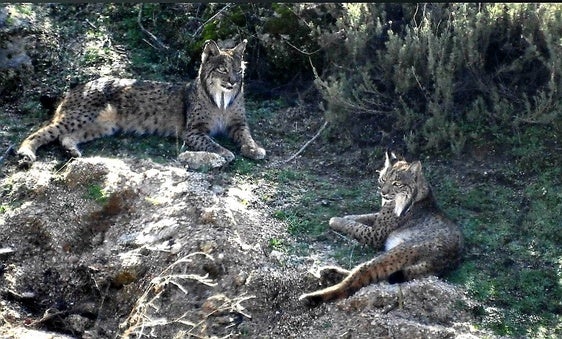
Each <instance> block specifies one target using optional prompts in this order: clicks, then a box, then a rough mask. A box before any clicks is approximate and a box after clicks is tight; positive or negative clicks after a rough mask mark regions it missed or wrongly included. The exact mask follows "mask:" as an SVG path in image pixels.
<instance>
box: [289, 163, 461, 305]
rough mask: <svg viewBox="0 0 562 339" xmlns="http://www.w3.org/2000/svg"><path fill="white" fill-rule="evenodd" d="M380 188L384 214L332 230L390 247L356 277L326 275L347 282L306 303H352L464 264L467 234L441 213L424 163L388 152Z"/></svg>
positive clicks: (340, 272)
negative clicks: (360, 294)
mask: <svg viewBox="0 0 562 339" xmlns="http://www.w3.org/2000/svg"><path fill="white" fill-rule="evenodd" d="M378 184H379V188H380V195H381V198H382V204H381V205H382V206H381V209H380V211H379V212H378V213H373V214H362V215H348V216H345V217H343V218H341V217H334V218H331V219H330V222H329V226H330V228H332V229H333V230H336V231H339V232H343V233H345V234H347V235H350V236H352V237H354V238H355V239H357V240H358V241H359V242H361V243H364V244H370V245H372V246H374V247H375V248H376V249H381V248H382V247H383V245H384V252H382V253H381V254H380V255H377V256H376V257H375V258H374V259H372V260H370V261H368V262H365V263H363V264H360V265H358V266H357V267H355V268H354V269H352V270H351V271H347V270H345V269H342V268H338V267H326V268H324V269H321V270H320V275H321V277H322V278H324V279H329V278H331V279H334V278H336V279H338V280H341V281H340V282H339V283H337V284H335V285H333V286H330V287H327V288H324V289H321V290H318V291H315V292H312V293H308V294H303V295H302V296H300V298H299V299H300V300H304V301H305V302H307V303H308V304H310V305H317V304H319V303H321V302H326V301H330V300H336V299H341V298H346V297H348V296H350V295H352V294H353V293H355V292H356V291H358V290H359V289H360V288H362V287H364V286H367V285H369V284H371V283H375V282H378V281H382V280H387V279H388V280H389V281H391V282H392V281H393V280H394V281H403V280H411V279H414V278H418V277H422V276H425V275H429V274H440V273H442V272H443V271H444V270H446V269H447V268H451V267H453V266H454V265H455V264H456V263H457V262H458V260H459V258H460V255H461V251H462V247H463V238H462V234H461V231H460V229H459V227H458V226H457V225H456V224H455V223H453V222H452V221H451V220H449V219H448V218H447V217H446V216H445V215H444V214H443V213H442V212H441V211H440V210H439V208H438V207H437V204H436V201H435V199H434V197H433V194H432V192H431V188H430V186H429V184H428V183H427V181H426V179H425V177H424V175H423V173H422V166H421V163H420V162H419V161H415V162H413V163H408V162H406V161H404V160H398V158H397V157H396V155H395V154H394V153H391V154H389V153H388V152H387V153H386V154H385V163H384V167H383V169H382V170H381V171H380V173H379V179H378ZM342 279H343V280H342Z"/></svg>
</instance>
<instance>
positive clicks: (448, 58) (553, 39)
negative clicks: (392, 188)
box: [316, 3, 562, 154]
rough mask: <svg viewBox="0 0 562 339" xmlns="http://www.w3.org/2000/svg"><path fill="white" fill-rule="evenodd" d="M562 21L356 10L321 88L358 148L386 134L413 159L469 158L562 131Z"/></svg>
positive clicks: (506, 7) (415, 8)
mask: <svg viewBox="0 0 562 339" xmlns="http://www.w3.org/2000/svg"><path fill="white" fill-rule="evenodd" d="M561 18H562V6H560V5H553V4H475V3H474V4H469V3H467V4H431V5H430V4H395V5H385V4H373V3H371V4H349V5H346V6H345V11H344V12H343V15H342V16H340V17H339V18H338V21H337V22H336V24H335V25H334V28H333V29H341V30H345V35H346V39H345V40H344V41H343V43H342V46H341V47H342V48H341V49H339V50H336V49H334V51H333V52H332V53H327V55H326V57H327V58H328V59H329V60H328V61H327V64H333V65H334V66H333V67H332V68H331V70H330V71H328V72H327V73H326V74H328V75H327V76H325V77H324V79H320V78H322V77H320V78H318V79H317V80H316V83H317V85H318V88H319V90H320V91H321V93H322V94H323V97H324V99H325V101H326V102H327V113H326V118H327V119H328V120H330V121H332V122H334V124H333V125H334V126H338V133H340V130H341V129H343V131H344V132H347V134H348V135H350V136H352V137H351V138H352V139H353V141H354V142H369V141H377V139H375V136H377V135H379V134H381V131H382V132H383V133H382V134H383V135H385V136H389V138H388V139H387V140H386V142H395V143H398V144H401V145H403V146H404V147H405V148H406V149H407V150H408V151H410V152H418V151H424V150H425V151H436V150H440V151H442V150H444V149H448V151H450V152H452V153H456V154H460V153H461V152H463V150H464V149H465V146H466V145H467V144H476V145H478V144H482V143H486V142H490V141H491V142H501V139H502V138H503V137H504V136H505V135H511V134H513V132H514V131H516V130H518V129H519V128H520V127H521V126H522V125H525V124H545V125H551V124H554V125H555V127H556V128H558V131H559V130H560V117H561V116H560V113H559V112H560V109H559V108H560V107H559V102H560V99H561V94H560V93H561V91H560V89H562V88H561V72H562V68H561V66H562V65H561V61H560V58H558V57H557V56H558V55H560V53H561V49H562V46H560V44H559V37H560V34H561V30H562V20H561ZM333 29H332V30H326V31H325V34H333V33H332V32H333ZM342 54H345V55H347V57H345V58H342V57H341V55H342ZM366 126H367V127H368V128H367V130H366V132H363V133H358V132H357V128H358V127H361V128H362V129H365V127H366Z"/></svg>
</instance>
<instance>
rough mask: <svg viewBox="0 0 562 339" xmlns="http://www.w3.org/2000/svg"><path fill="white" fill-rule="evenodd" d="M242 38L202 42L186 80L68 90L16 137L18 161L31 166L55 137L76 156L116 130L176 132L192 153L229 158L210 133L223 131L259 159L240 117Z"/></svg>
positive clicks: (104, 82)
mask: <svg viewBox="0 0 562 339" xmlns="http://www.w3.org/2000/svg"><path fill="white" fill-rule="evenodd" d="M246 42H247V41H246V40H244V41H243V42H241V43H240V44H238V46H236V47H234V48H232V49H225V50H221V49H219V47H218V45H217V44H216V43H215V42H214V41H207V42H206V43H205V46H204V48H203V53H202V56H201V67H200V68H199V74H198V76H197V78H196V79H195V80H194V81H193V82H191V83H188V84H187V85H186V84H171V83H164V82H155V81H142V80H133V79H118V78H111V77H105V78H100V79H97V80H94V81H90V82H88V83H86V84H83V85H79V86H77V87H75V88H73V89H71V90H70V91H69V92H68V93H67V94H66V96H65V98H64V99H63V100H62V102H61V103H60V104H59V106H58V108H57V110H56V112H55V115H54V117H53V119H52V121H51V123H50V124H49V125H47V126H45V127H43V128H41V129H39V130H38V131H37V132H35V133H33V134H31V135H30V136H29V137H27V138H26V139H25V140H24V141H23V143H22V144H21V146H20V148H19V150H18V155H19V157H20V165H22V166H29V165H31V163H33V162H34V161H35V159H36V155H35V152H36V150H37V148H39V147H40V146H42V145H44V144H47V143H49V142H51V141H54V140H56V139H58V140H59V141H60V143H61V144H62V146H63V147H64V148H65V149H66V150H67V151H68V152H69V153H70V155H71V156H73V157H79V156H80V155H81V153H80V151H79V149H78V144H79V143H82V142H86V141H90V140H93V139H96V138H99V137H102V136H109V135H113V134H115V133H116V132H118V131H123V132H129V133H137V134H146V133H150V134H159V135H162V136H175V137H180V138H181V139H183V140H184V142H185V145H186V146H187V147H188V148H190V149H191V150H195V151H208V152H214V153H217V154H219V155H221V156H222V157H224V158H225V159H226V160H227V161H232V160H233V159H234V154H232V152H230V151H229V150H227V149H226V148H224V147H222V146H220V145H219V144H218V143H216V142H215V141H214V140H213V139H212V138H211V136H213V135H215V134H217V133H222V132H225V133H227V134H228V136H229V137H230V138H231V139H232V140H234V142H235V143H236V144H238V145H239V146H240V147H241V153H242V155H244V156H246V157H249V158H252V159H262V158H264V157H265V150H264V149H263V148H261V147H260V146H258V145H257V144H256V142H255V141H254V139H253V138H252V136H251V134H250V129H249V127H248V124H247V122H246V116H245V108H244V87H243V77H244V68H245V65H244V61H243V54H244V49H245V48H246Z"/></svg>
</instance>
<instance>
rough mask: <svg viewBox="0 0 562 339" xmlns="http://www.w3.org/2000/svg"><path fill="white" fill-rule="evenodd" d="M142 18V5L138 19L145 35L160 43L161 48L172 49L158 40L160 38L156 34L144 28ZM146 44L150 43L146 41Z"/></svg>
mask: <svg viewBox="0 0 562 339" xmlns="http://www.w3.org/2000/svg"><path fill="white" fill-rule="evenodd" d="M141 18H142V3H141V4H140V6H139V16H138V18H137V23H138V24H139V27H140V29H141V30H142V31H143V32H144V33H146V34H147V35H148V36H149V37H150V38H151V39H152V40H154V41H155V42H156V43H158V45H160V47H161V48H164V49H168V48H170V47H168V46H166V45H165V44H164V43H163V42H161V41H160V40H158V38H157V37H156V36H155V35H154V34H152V33H150V32H149V31H148V30H147V29H146V28H144V26H143V25H142V22H141ZM145 41H146V40H145ZM146 42H147V43H148V41H146ZM148 44H149V45H150V46H152V47H154V46H153V45H152V44H151V43H148Z"/></svg>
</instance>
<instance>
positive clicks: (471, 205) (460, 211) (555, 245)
mask: <svg viewBox="0 0 562 339" xmlns="http://www.w3.org/2000/svg"><path fill="white" fill-rule="evenodd" d="M531 134H533V133H531ZM524 142H525V141H524V140H522V142H521V144H520V146H518V147H515V148H514V149H513V151H512V152H513V153H512V154H513V155H514V158H515V161H514V162H509V163H506V162H497V163H494V164H488V165H489V166H488V167H489V168H492V169H493V173H491V174H488V175H485V174H482V175H481V178H479V179H473V180H472V181H473V183H472V184H470V185H469V184H466V183H465V182H463V181H462V179H454V178H453V177H452V176H447V172H449V171H450V169H446V168H442V169H436V168H434V171H432V173H431V176H432V178H431V181H432V182H437V181H439V178H446V179H445V180H442V181H441V182H440V183H439V184H438V185H434V189H435V191H436V196H437V199H438V201H439V202H440V204H441V206H442V207H443V209H444V210H445V211H446V212H447V213H448V214H449V215H450V216H451V217H452V218H453V219H455V220H456V221H457V222H459V224H460V226H461V227H462V229H463V233H464V235H465V242H466V244H465V245H466V246H465V247H466V249H465V254H464V260H463V262H462V264H461V265H460V267H459V268H458V269H457V270H455V271H454V272H452V273H451V274H449V276H448V277H447V279H448V280H449V281H451V282H453V283H456V284H460V285H463V286H465V287H466V288H467V289H468V291H469V293H470V294H471V295H472V296H473V297H474V298H475V299H476V300H478V301H480V302H482V303H483V305H484V309H483V311H482V313H483V315H482V320H483V322H482V325H483V327H485V328H488V329H491V330H493V331H494V332H495V333H496V334H498V335H506V336H530V337H560V336H561V335H562V325H561V324H562V316H561V315H562V302H561V301H562V268H561V267H562V259H561V258H562V250H561V247H560V244H562V235H561V233H560V226H561V224H560V222H561V220H562V219H560V216H561V215H562V193H560V192H562V184H561V179H560V168H559V165H555V161H553V159H552V158H537V157H536V153H535V151H536V150H537V148H540V147H538V146H537V141H536V139H532V140H529V142H528V143H527V145H528V147H527V148H525V147H524V146H523V144H524ZM532 154H535V160H534V162H535V163H534V164H533V165H532V166H531V164H530V162H528V161H526V160H525V161H520V160H521V159H526V158H528V157H531V155H532ZM539 333H540V335H538V334H539Z"/></svg>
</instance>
